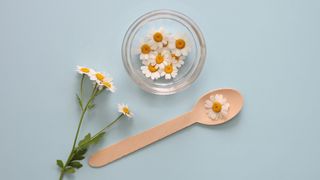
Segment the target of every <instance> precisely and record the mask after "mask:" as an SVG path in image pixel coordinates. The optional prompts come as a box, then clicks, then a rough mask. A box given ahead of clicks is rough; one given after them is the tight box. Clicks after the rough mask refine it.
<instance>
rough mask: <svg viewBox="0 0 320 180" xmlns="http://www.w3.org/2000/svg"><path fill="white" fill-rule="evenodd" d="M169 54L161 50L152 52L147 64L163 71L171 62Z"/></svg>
mask: <svg viewBox="0 0 320 180" xmlns="http://www.w3.org/2000/svg"><path fill="white" fill-rule="evenodd" d="M170 60H171V55H170V52H169V51H167V50H163V51H160V52H154V53H152V55H151V56H150V59H149V62H150V63H151V64H154V65H155V66H156V67H157V68H160V69H163V68H164V67H165V66H166V65H168V64H169V63H170V62H171V61H170Z"/></svg>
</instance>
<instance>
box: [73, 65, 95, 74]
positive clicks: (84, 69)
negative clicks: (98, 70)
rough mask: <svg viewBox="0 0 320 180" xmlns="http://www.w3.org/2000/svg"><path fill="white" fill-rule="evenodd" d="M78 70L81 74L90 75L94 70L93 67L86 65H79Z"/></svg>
mask: <svg viewBox="0 0 320 180" xmlns="http://www.w3.org/2000/svg"><path fill="white" fill-rule="evenodd" d="M77 72H78V73H79V74H85V75H90V73H92V72H94V71H93V70H92V69H90V68H88V67H84V66H77Z"/></svg>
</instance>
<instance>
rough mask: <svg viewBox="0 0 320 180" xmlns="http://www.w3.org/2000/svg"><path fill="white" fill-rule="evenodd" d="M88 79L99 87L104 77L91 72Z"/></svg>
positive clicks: (101, 74)
mask: <svg viewBox="0 0 320 180" xmlns="http://www.w3.org/2000/svg"><path fill="white" fill-rule="evenodd" d="M90 79H91V80H92V81H96V83H97V84H99V85H100V84H101V83H102V82H103V81H105V80H106V76H105V75H104V74H103V73H102V72H93V73H91V74H90Z"/></svg>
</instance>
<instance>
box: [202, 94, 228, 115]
mask: <svg viewBox="0 0 320 180" xmlns="http://www.w3.org/2000/svg"><path fill="white" fill-rule="evenodd" d="M205 107H206V108H207V109H208V110H209V111H208V116H209V118H211V119H213V120H218V119H223V118H224V117H225V116H226V115H228V112H229V107H230V104H229V103H228V102H227V100H226V99H225V98H224V97H223V95H221V94H216V95H215V96H210V99H209V100H206V101H205Z"/></svg>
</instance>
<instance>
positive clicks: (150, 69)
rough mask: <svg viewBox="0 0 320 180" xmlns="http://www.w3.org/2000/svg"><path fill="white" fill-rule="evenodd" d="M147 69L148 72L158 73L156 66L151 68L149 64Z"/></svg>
mask: <svg viewBox="0 0 320 180" xmlns="http://www.w3.org/2000/svg"><path fill="white" fill-rule="evenodd" d="M148 69H149V71H150V72H156V71H158V68H157V67H156V66H152V65H151V64H149V65H148Z"/></svg>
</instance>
